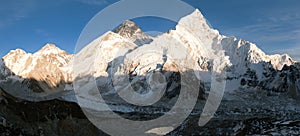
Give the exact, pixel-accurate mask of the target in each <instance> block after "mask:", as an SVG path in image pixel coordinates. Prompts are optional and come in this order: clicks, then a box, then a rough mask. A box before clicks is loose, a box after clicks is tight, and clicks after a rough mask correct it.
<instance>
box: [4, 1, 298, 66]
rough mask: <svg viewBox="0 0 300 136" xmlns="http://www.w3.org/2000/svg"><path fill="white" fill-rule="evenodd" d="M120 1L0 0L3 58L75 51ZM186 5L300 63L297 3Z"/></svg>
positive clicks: (160, 26) (164, 24) (160, 24)
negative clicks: (48, 47) (45, 49)
mask: <svg viewBox="0 0 300 136" xmlns="http://www.w3.org/2000/svg"><path fill="white" fill-rule="evenodd" d="M117 1H118V0H60V1H55V2H53V1H49V0H26V1H25V0H14V1H1V5H0V45H1V46H0V47H1V50H0V56H4V55H5V54H7V53H8V52H9V51H10V50H12V49H16V48H21V49H24V50H25V51H27V52H35V51H37V50H38V49H39V48H41V47H42V46H43V45H44V44H46V43H54V44H56V45H57V46H58V47H60V48H62V49H64V50H66V51H67V52H69V53H73V52H74V49H75V44H76V42H77V39H78V37H79V35H80V33H81V31H82V29H83V28H84V27H85V25H86V24H87V23H88V22H89V20H90V19H92V17H93V16H94V15H96V14H97V13H98V12H99V11H100V10H101V9H103V8H105V7H107V6H108V5H110V4H112V3H115V2H117ZM183 1H184V2H187V3H188V4H190V5H192V6H194V7H195V8H198V9H200V10H201V12H202V13H203V14H204V16H205V17H206V18H207V20H208V21H209V23H210V24H211V25H212V26H213V28H215V29H218V30H219V31H220V33H221V34H224V35H227V36H232V35H233V36H236V37H238V38H242V39H245V40H248V41H251V42H254V43H256V44H257V45H258V46H259V47H260V48H261V49H263V50H264V51H265V52H267V53H288V54H290V55H291V56H293V57H294V58H295V59H296V60H298V61H300V55H299V54H300V8H299V6H300V1H299V0H288V1H284V0H227V1H222V0H183ZM162 10H168V8H165V9H162ZM134 21H135V22H136V23H137V24H138V25H139V26H140V27H141V28H142V29H143V30H144V31H151V30H155V29H157V30H160V31H166V30H168V29H170V28H173V27H174V25H175V23H174V22H170V21H169V22H168V21H166V20H161V19H157V18H146V19H143V18H138V19H134ZM154 26H155V27H154Z"/></svg>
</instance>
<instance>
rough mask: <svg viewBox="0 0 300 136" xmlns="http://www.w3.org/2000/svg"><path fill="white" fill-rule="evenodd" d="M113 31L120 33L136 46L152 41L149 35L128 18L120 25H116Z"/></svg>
mask: <svg viewBox="0 0 300 136" xmlns="http://www.w3.org/2000/svg"><path fill="white" fill-rule="evenodd" d="M113 32H115V33H117V34H119V35H121V36H122V37H124V38H126V39H128V40H130V41H132V42H134V43H135V44H137V45H138V46H141V45H143V44H147V43H150V42H151V41H152V38H151V36H149V35H147V34H146V33H144V32H143V31H142V30H141V29H140V28H139V26H138V25H137V24H135V23H134V22H132V21H130V20H126V21H125V22H124V23H122V24H121V25H120V26H118V27H117V28H116V29H115V30H113Z"/></svg>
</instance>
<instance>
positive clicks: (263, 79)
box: [0, 10, 300, 112]
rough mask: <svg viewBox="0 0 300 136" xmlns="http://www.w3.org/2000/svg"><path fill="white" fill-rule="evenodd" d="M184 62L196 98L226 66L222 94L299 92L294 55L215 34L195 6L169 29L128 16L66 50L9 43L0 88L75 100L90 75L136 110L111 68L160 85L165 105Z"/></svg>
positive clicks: (299, 69)
mask: <svg viewBox="0 0 300 136" xmlns="http://www.w3.org/2000/svg"><path fill="white" fill-rule="evenodd" d="M117 65H118V66H117ZM216 66H217V67H216ZM115 67H117V68H115ZM188 70H193V71H195V74H196V76H197V77H198V79H199V81H201V85H200V87H199V89H198V91H199V93H200V96H201V99H205V98H206V94H207V93H209V89H210V87H211V86H209V84H210V83H211V81H212V79H211V74H212V73H213V72H217V73H224V74H225V76H224V77H223V79H221V80H225V83H226V86H225V99H226V97H228V98H231V97H230V94H231V93H239V91H240V90H263V91H265V92H266V93H270V94H272V93H276V94H277V93H279V94H280V95H286V96H288V97H291V98H293V99H296V100H299V98H300V96H299V93H300V64H299V63H298V62H296V61H294V60H293V59H292V58H291V57H290V56H289V55H287V54H283V55H279V54H276V55H267V54H265V53H264V52H263V51H262V50H261V49H259V48H258V47H257V46H256V45H255V44H253V43H251V42H248V41H245V40H242V39H237V38H236V37H228V36H224V35H221V34H220V33H219V31H217V30H215V29H213V28H211V27H210V26H209V25H208V24H207V22H206V19H205V18H204V16H203V15H202V14H201V12H200V11H199V10H195V11H194V12H193V13H191V14H190V15H187V16H185V17H183V18H181V19H180V21H179V22H178V24H177V25H176V28H175V29H174V30H170V31H168V32H166V33H163V34H160V35H158V36H156V37H151V36H149V35H147V34H146V33H144V32H143V31H142V30H141V29H140V28H139V27H138V26H137V25H136V24H135V23H134V22H131V21H125V22H124V23H122V24H121V25H120V26H119V27H117V28H116V29H115V30H112V31H109V32H107V33H105V34H104V35H102V36H100V37H99V38H97V39H95V40H94V41H92V42H91V43H89V44H88V45H87V46H86V47H85V48H83V49H82V50H81V51H79V52H78V53H77V54H68V53H67V52H65V51H63V50H61V49H59V48H58V47H56V46H55V45H54V44H47V45H45V46H44V47H43V48H41V49H40V50H39V51H37V52H36V53H33V54H31V53H26V52H25V51H23V50H21V49H16V50H12V51H10V52H9V53H8V54H7V55H6V56H4V57H3V58H2V60H1V61H0V88H1V90H2V91H3V92H4V93H7V94H8V95H10V96H13V97H15V98H16V99H18V100H20V101H30V102H43V101H51V100H55V99H58V100H61V101H67V102H75V103H76V102H77V100H76V98H75V96H74V94H75V93H74V88H75V89H78V88H79V89H81V90H83V89H86V90H87V94H85V93H80V94H77V95H79V96H80V97H82V98H83V99H89V100H92V101H94V99H93V98H88V97H87V95H88V94H91V93H93V92H89V84H88V83H89V82H87V80H92V79H93V80H95V81H96V85H97V87H98V89H99V90H100V92H101V93H103V94H102V96H104V97H107V100H106V102H108V103H111V105H113V106H112V107H111V108H112V109H114V110H115V111H118V112H134V111H135V110H136V108H135V107H132V106H128V105H125V106H124V105H122V104H123V101H121V100H119V98H118V97H116V96H115V95H114V94H115V93H117V92H118V89H120V88H126V87H127V86H126V85H125V86H124V85H123V84H118V81H119V82H121V81H123V80H124V79H123V77H115V78H114V77H113V76H114V75H112V72H113V73H115V74H117V75H125V77H126V78H129V83H130V85H131V86H132V88H133V89H134V90H135V91H136V92H138V93H141V94H143V93H145V94H146V93H147V92H149V91H150V90H151V88H153V86H151V85H149V84H148V83H149V82H150V81H151V83H153V84H154V85H155V87H157V88H156V89H157V90H160V91H162V90H163V89H166V90H167V91H166V95H165V96H166V98H165V100H163V101H161V102H159V103H158V104H157V105H156V106H157V107H159V106H163V107H164V108H166V109H168V108H171V106H172V101H173V100H175V99H176V96H178V94H179V92H178V88H180V74H179V73H181V72H185V71H188ZM155 72H162V73H163V74H162V75H163V76H164V77H165V78H163V79H164V80H166V81H160V80H158V79H160V78H159V77H158V78H156V79H155V77H154V76H155V74H154V73H155ZM152 75H154V76H152ZM160 76H161V75H160ZM149 78H150V79H149ZM148 81H149V82H148ZM74 82H76V83H75V84H74ZM85 97H86V98H85ZM95 97H97V95H95ZM149 99H151V98H149ZM95 102H97V101H96V100H95ZM118 104H119V105H118ZM86 106H87V108H91V109H94V110H101V109H98V108H97V107H96V106H93V105H86ZM145 111H147V110H144V109H143V110H141V111H139V110H138V112H145Z"/></svg>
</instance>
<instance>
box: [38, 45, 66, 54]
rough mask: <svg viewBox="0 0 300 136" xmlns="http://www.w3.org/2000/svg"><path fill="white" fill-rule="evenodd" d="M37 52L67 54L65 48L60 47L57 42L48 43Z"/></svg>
mask: <svg viewBox="0 0 300 136" xmlns="http://www.w3.org/2000/svg"><path fill="white" fill-rule="evenodd" d="M36 54H44V55H45V54H67V53H66V52H65V51H64V50H61V49H60V48H58V47H57V46H56V45H55V44H51V43H47V44H46V45H45V46H44V47H42V48H41V49H40V50H39V51H37V52H36Z"/></svg>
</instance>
